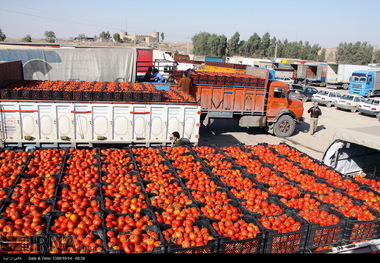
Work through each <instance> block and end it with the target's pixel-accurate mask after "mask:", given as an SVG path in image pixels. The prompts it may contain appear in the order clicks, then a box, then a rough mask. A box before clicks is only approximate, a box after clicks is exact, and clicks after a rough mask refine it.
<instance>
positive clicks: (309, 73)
mask: <svg viewBox="0 0 380 263" xmlns="http://www.w3.org/2000/svg"><path fill="white" fill-rule="evenodd" d="M305 66H306V72H305V74H306V75H305V82H306V84H311V85H315V86H321V87H325V86H326V76H327V63H320V62H307V63H305Z"/></svg>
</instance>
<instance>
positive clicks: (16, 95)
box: [8, 89, 21, 100]
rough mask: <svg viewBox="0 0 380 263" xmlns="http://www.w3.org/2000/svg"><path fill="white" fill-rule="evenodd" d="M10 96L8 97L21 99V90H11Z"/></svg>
mask: <svg viewBox="0 0 380 263" xmlns="http://www.w3.org/2000/svg"><path fill="white" fill-rule="evenodd" d="M9 93H10V97H8V98H10V99H16V100H18V99H20V98H21V90H14V89H13V90H10V92H9Z"/></svg>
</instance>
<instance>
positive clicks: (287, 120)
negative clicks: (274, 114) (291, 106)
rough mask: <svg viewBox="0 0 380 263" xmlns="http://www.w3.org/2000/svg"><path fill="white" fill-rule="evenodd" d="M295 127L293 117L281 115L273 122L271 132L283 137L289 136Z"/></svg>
mask: <svg viewBox="0 0 380 263" xmlns="http://www.w3.org/2000/svg"><path fill="white" fill-rule="evenodd" d="M295 128H296V123H295V122H294V119H293V118H292V117H291V116H289V115H283V116H281V117H280V118H279V119H278V120H277V122H276V123H275V124H274V127H273V132H274V135H276V136H277V137H281V138H285V137H289V136H291V135H292V134H293V132H294V130H295Z"/></svg>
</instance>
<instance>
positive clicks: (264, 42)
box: [259, 32, 270, 58]
mask: <svg viewBox="0 0 380 263" xmlns="http://www.w3.org/2000/svg"><path fill="white" fill-rule="evenodd" d="M269 47H270V35H269V33H268V32H266V33H265V34H264V35H263V36H262V38H261V42H260V45H259V57H261V58H266V57H268V49H269Z"/></svg>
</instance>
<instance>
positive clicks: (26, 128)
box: [0, 101, 201, 146]
mask: <svg viewBox="0 0 380 263" xmlns="http://www.w3.org/2000/svg"><path fill="white" fill-rule="evenodd" d="M0 113H1V114H0V117H1V120H0V123H1V140H2V144H3V145H4V146H11V145H38V146H43V145H73V146H75V145H93V144H94V143H99V144H103V143H105V144H106V143H135V144H167V143H169V142H170V137H171V134H172V133H173V132H174V131H178V132H179V133H180V134H181V136H182V137H185V138H188V139H190V141H191V142H193V143H195V144H196V143H197V142H198V137H199V123H200V113H201V107H200V106H199V105H181V104H178V105H175V104H174V105H173V104H171V105H167V104H162V105H160V104H149V105H145V104H122V103H120V104H108V103H70V102H55V103H47V102H18V101H7V102H4V101H2V102H0Z"/></svg>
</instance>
